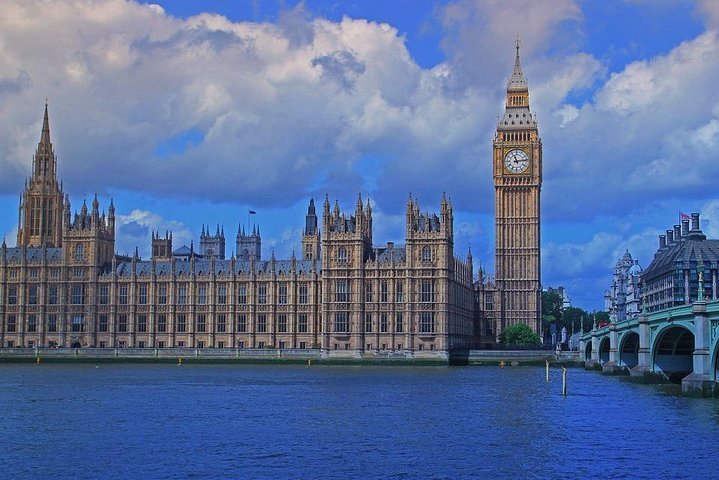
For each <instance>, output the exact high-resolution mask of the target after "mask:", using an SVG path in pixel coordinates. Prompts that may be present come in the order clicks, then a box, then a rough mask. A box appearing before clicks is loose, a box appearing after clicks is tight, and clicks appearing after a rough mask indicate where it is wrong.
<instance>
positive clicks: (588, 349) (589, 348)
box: [584, 340, 592, 362]
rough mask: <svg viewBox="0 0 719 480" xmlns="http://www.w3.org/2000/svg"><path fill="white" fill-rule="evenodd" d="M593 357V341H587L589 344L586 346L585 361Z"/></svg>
mask: <svg viewBox="0 0 719 480" xmlns="http://www.w3.org/2000/svg"><path fill="white" fill-rule="evenodd" d="M591 359H592V342H591V340H590V341H588V342H587V346H586V347H584V361H585V362H588V361H590V360H591Z"/></svg>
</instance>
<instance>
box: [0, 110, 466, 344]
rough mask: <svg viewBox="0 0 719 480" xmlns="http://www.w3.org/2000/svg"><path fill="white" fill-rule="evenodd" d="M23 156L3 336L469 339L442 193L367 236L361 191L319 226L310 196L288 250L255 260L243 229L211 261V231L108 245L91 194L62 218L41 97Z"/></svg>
mask: <svg viewBox="0 0 719 480" xmlns="http://www.w3.org/2000/svg"><path fill="white" fill-rule="evenodd" d="M34 163H35V167H34V168H33V174H32V178H31V179H30V181H29V183H28V184H27V187H26V189H25V193H24V194H23V197H22V202H21V205H20V218H19V221H20V225H19V230H18V232H19V233H18V240H17V246H16V247H13V248H9V247H7V245H6V244H5V242H3V244H2V247H0V336H1V338H0V344H1V345H2V346H3V347H19V346H24V347H31V346H49V347H51V346H68V347H85V346H92V347H106V348H122V347H139V348H142V347H154V348H163V347H194V348H212V347H214V348H265V347H274V348H298V349H304V348H322V349H324V350H327V351H329V350H349V351H353V352H366V351H377V350H399V351H412V352H416V351H437V352H443V351H447V350H449V349H452V348H459V347H465V346H468V345H469V343H470V342H471V341H472V335H473V333H474V318H473V292H472V264H471V257H470V258H469V259H468V260H467V261H463V260H460V259H459V258H457V257H456V256H455V255H454V251H453V212H452V205H451V202H450V201H449V200H447V199H446V198H443V199H442V203H441V206H440V213H439V215H436V214H427V213H425V214H422V213H420V209H419V204H418V203H417V202H416V201H414V200H412V199H410V200H409V202H408V204H407V212H406V243H405V245H396V246H395V245H393V244H392V243H388V244H387V245H386V246H382V247H375V246H373V243H372V209H371V206H370V204H369V202H367V204H366V205H364V204H363V203H362V200H361V199H358V201H357V207H356V209H355V211H354V213H353V214H352V215H346V214H341V213H340V210H339V206H338V205H337V204H335V207H334V210H333V211H331V210H330V204H329V201H328V200H327V199H325V203H324V211H323V214H322V220H323V221H322V230H321V232H320V229H319V227H318V223H319V222H318V219H317V215H316V213H315V208H314V201H311V202H310V207H309V209H308V213H307V218H306V222H305V230H304V232H303V237H302V245H303V258H302V259H296V258H294V255H293V257H292V258H291V259H289V260H277V259H275V258H274V255H273V256H272V258H270V259H269V260H267V261H263V260H261V259H260V258H259V252H256V251H255V247H257V246H258V245H259V232H258V231H257V232H255V234H256V237H257V241H256V242H255V243H253V244H252V245H251V247H252V249H250V248H249V247H248V248H243V249H242V250H241V251H247V252H248V253H247V254H241V255H240V257H239V258H235V257H234V256H233V257H231V258H230V259H229V260H225V259H223V257H224V242H223V241H221V242H220V241H218V239H219V238H220V236H222V237H224V231H221V232H220V233H218V232H216V233H215V235H214V236H211V235H210V234H209V232H205V231H203V238H202V241H201V251H202V252H203V253H205V255H202V254H201V253H197V254H196V253H195V252H194V250H193V249H192V248H190V249H189V252H184V250H183V249H179V250H178V251H176V252H175V253H176V254H173V253H172V235H171V234H165V235H164V237H163V236H160V235H159V234H155V233H153V236H152V258H151V259H150V260H141V259H140V258H139V256H138V255H137V252H136V253H135V255H134V256H133V257H123V256H118V255H116V254H115V211H114V205H113V204H112V202H111V203H110V205H109V209H108V215H107V216H106V215H105V213H104V212H103V213H102V214H101V213H100V208H99V202H98V200H97V198H95V199H94V201H93V202H92V207H91V209H90V210H88V208H87V206H86V205H85V204H84V203H83V206H82V208H81V210H80V212H79V213H76V214H75V215H74V216H71V214H70V201H69V198H68V197H67V196H65V197H64V202H63V194H62V191H61V189H60V186H59V184H58V182H57V177H56V162H55V156H54V153H53V151H52V144H51V143H50V130H49V121H48V116H47V106H46V109H45V118H44V122H43V129H42V136H41V141H40V144H39V146H38V149H37V153H36V156H35V162H34ZM59 204H62V209H61V210H60V209H58V205H59ZM203 230H204V228H203ZM241 233H243V232H241ZM238 235H239V234H238ZM243 238H244V236H243ZM253 238H254V237H253ZM223 239H224V238H223ZM243 246H244V245H243ZM181 250H183V251H181ZM250 250H252V251H250Z"/></svg>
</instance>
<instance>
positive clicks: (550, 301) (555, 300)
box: [542, 292, 562, 320]
mask: <svg viewBox="0 0 719 480" xmlns="http://www.w3.org/2000/svg"><path fill="white" fill-rule="evenodd" d="M545 316H546V317H550V316H551V317H552V318H553V319H554V320H559V319H560V318H561V316H562V297H560V296H559V294H558V293H556V292H542V318H544V317H545Z"/></svg>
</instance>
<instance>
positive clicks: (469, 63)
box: [0, 0, 719, 309]
mask: <svg viewBox="0 0 719 480" xmlns="http://www.w3.org/2000/svg"><path fill="white" fill-rule="evenodd" d="M718 26H719V2H714V1H711V0H705V1H701V0H697V1H679V0H653V1H649V0H631V1H630V0H627V1H619V0H617V1H602V2H595V1H574V0H515V1H512V2H508V1H500V0H456V1H444V2H440V1H416V0H415V1H410V0H394V1H391V2H384V1H383V2H379V1H377V2H374V1H355V2H338V1H330V0H306V1H304V2H296V1H290V0H285V1H260V0H255V1H234V2H226V1H199V0H198V1H183V2H178V1H173V2H169V1H167V2H163V1H160V2H155V3H150V2H140V3H136V2H125V1H124V0H123V1H121V0H108V1H104V2H88V3H85V4H78V3H75V2H51V5H50V6H48V5H46V4H45V3H43V2H40V1H39V0H38V1H32V0H31V1H20V0H16V1H15V0H11V1H9V2H8V3H7V5H6V6H5V7H4V13H3V15H2V17H0V45H3V48H2V49H0V207H2V208H3V211H4V212H6V213H5V215H3V216H2V217H0V233H2V232H4V233H5V235H6V237H7V238H8V242H9V243H10V244H13V243H14V236H15V231H16V226H17V204H18V195H19V193H20V191H21V190H22V185H23V181H24V178H25V177H26V176H27V175H28V174H29V171H30V166H31V160H32V153H33V150H34V148H35V145H36V143H37V141H38V139H39V133H40V124H41V120H42V108H43V103H44V99H45V98H46V97H48V98H49V100H50V122H51V129H52V138H53V142H54V144H55V151H56V153H57V155H58V158H59V173H60V176H61V178H62V179H63V181H64V185H65V189H66V191H67V192H68V193H70V195H71V201H72V204H73V208H77V209H79V207H80V206H81V205H82V198H84V197H90V196H91V195H92V194H94V193H96V192H97V193H98V195H99V197H100V199H101V205H102V206H104V207H106V206H107V203H108V202H109V198H110V197H112V198H114V200H115V205H116V207H117V211H118V214H119V215H120V225H119V228H118V232H117V248H118V251H120V252H129V251H132V250H134V247H135V246H136V245H137V246H139V248H140V252H141V254H143V255H145V256H147V254H148V253H149V237H150V232H151V230H152V229H158V230H163V231H164V230H165V229H171V230H173V231H174V232H175V235H174V238H175V239H176V242H175V243H176V244H177V245H176V246H179V245H180V244H181V243H189V241H190V240H191V239H193V238H194V239H195V241H197V238H198V236H199V232H200V229H201V226H202V224H203V223H206V224H208V223H209V224H211V225H213V226H214V225H216V224H217V223H220V224H222V225H224V227H225V232H226V234H227V235H228V236H229V237H230V238H228V245H229V246H230V247H229V248H228V250H230V251H229V252H228V254H230V253H232V252H231V250H232V247H231V246H232V245H233V244H234V235H235V233H236V231H237V225H238V223H239V222H244V223H246V222H247V211H248V209H252V210H255V211H257V215H256V216H255V217H254V219H255V220H257V221H258V222H259V223H260V224H261V226H262V233H263V250H264V251H263V253H264V254H265V255H269V254H270V252H271V250H273V249H274V250H275V252H276V254H277V256H279V257H287V256H289V255H290V254H291V252H292V250H293V249H299V244H300V233H301V228H302V225H303V220H304V212H305V210H306V205H307V201H308V199H309V197H310V196H314V197H315V198H323V197H324V195H325V194H328V195H329V196H330V198H332V199H333V200H334V199H335V198H337V199H339V202H340V204H341V206H342V207H344V208H352V207H353V205H354V202H355V199H356V196H357V194H358V193H360V192H361V193H362V195H363V197H365V198H366V197H367V196H369V197H370V198H371V199H372V202H373V205H374V211H375V222H374V225H375V232H374V241H375V243H377V244H382V243H384V242H386V241H389V240H393V241H397V242H401V241H402V240H403V234H404V232H403V227H404V218H403V213H404V205H405V201H406V197H407V194H408V193H409V192H410V191H411V192H412V194H413V196H415V197H418V198H419V200H420V203H421V205H422V208H423V209H425V210H429V211H434V210H438V208H439V199H440V197H441V195H442V192H443V191H446V192H447V194H448V195H449V196H450V197H451V198H452V200H453V202H454V205H455V232H456V235H455V236H456V240H455V251H456V252H457V253H458V254H460V255H465V254H466V252H467V249H468V248H469V246H470V245H471V248H472V251H473V253H474V258H475V264H477V260H479V261H480V262H481V263H482V265H484V266H485V267H486V269H487V270H489V271H490V272H491V271H492V270H493V268H494V261H493V248H494V245H493V241H494V240H493V236H494V228H493V209H494V203H493V192H492V182H491V173H490V162H491V140H492V135H493V132H494V128H495V121H496V116H497V114H499V113H501V110H502V99H503V91H504V88H505V85H506V80H507V77H508V76H509V74H510V73H511V68H512V65H513V54H514V38H515V35H516V33H517V32H518V33H520V34H521V36H522V60H523V67H524V70H525V73H526V75H527V77H528V80H529V84H530V94H531V102H532V108H533V110H534V111H535V112H536V113H537V114H538V116H539V127H540V133H541V134H542V137H543V141H544V159H545V171H544V186H543V204H542V208H543V222H542V246H543V249H542V256H543V264H542V266H543V283H544V285H545V286H558V285H565V286H566V287H567V289H568V292H569V294H570V296H571V298H572V300H573V301H574V303H575V304H577V305H579V306H582V307H584V308H588V309H593V308H601V306H602V294H603V290H604V289H605V288H606V287H607V285H608V283H609V281H610V277H611V268H612V266H613V264H614V263H615V262H616V260H617V259H618V258H619V257H620V256H621V254H622V253H623V252H624V250H625V249H629V250H630V251H631V252H632V254H633V255H634V256H635V257H636V258H638V259H639V261H640V263H641V264H642V265H644V266H647V265H648V264H649V263H650V262H651V259H652V255H653V253H654V251H655V250H656V245H657V235H659V234H660V233H661V232H663V231H664V230H665V229H667V228H670V227H671V225H672V224H674V223H676V222H677V219H678V212H679V211H680V210H681V211H685V212H694V211H696V212H701V213H702V218H703V219H704V220H703V227H704V228H705V230H706V231H707V233H709V234H710V236H713V237H714V238H716V237H717V236H719V200H718V199H717V195H716V193H715V192H716V187H715V184H716V178H718V177H717V175H719V162H718V161H717V160H718V158H717V153H716V152H717V151H719V149H718V148H717V147H719V92H718V91H717V89H716V85H717V83H719V34H718V33H717V27H718ZM38 32H41V33H40V34H38Z"/></svg>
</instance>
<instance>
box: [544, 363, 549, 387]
mask: <svg viewBox="0 0 719 480" xmlns="http://www.w3.org/2000/svg"><path fill="white" fill-rule="evenodd" d="M544 362H545V363H546V364H547V368H546V370H547V383H549V360H545V361H544Z"/></svg>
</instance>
